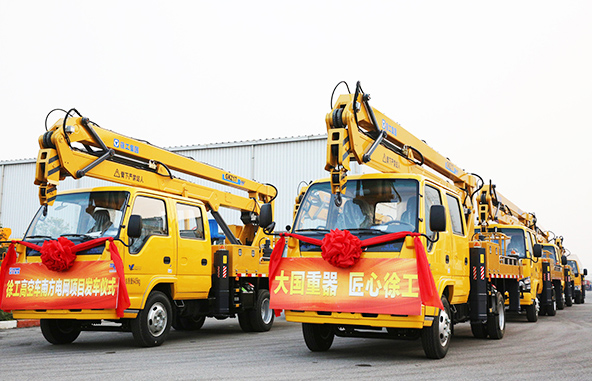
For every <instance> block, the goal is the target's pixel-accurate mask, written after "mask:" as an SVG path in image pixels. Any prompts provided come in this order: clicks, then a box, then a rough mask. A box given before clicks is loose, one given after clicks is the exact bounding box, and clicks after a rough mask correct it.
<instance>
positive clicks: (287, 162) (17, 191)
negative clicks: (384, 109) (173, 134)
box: [0, 135, 360, 238]
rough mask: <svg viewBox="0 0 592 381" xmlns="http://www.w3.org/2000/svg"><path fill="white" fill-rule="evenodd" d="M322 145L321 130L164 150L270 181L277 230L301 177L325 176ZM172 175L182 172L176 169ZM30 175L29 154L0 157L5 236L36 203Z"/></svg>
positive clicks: (285, 221)
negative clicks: (274, 196)
mask: <svg viewBox="0 0 592 381" xmlns="http://www.w3.org/2000/svg"><path fill="white" fill-rule="evenodd" d="M326 147H327V136H326V135H313V136H298V137H290V138H277V139H267V140H254V141H244V142H229V143H214V144H204V145H194V146H183V147H173V148H169V150H170V151H173V152H176V153H178V154H180V155H183V156H188V157H191V158H193V159H194V160H196V161H200V162H204V163H207V164H210V165H213V166H215V167H219V168H223V169H224V170H227V171H229V172H232V173H234V174H236V175H238V176H242V177H246V178H249V179H253V180H255V181H258V182H261V183H270V184H273V185H274V186H275V187H276V188H277V189H278V196H277V199H276V201H275V210H274V215H275V221H276V230H279V231H282V230H284V228H285V226H286V225H291V224H292V218H293V216H292V210H293V206H294V200H295V198H296V196H297V195H298V190H299V188H300V187H301V186H302V185H303V184H304V183H309V182H310V181H312V180H316V179H319V178H324V177H328V172H326V171H325V170H324V168H325V164H326V155H327V153H326V150H327V148H326ZM359 168H360V167H358V166H355V165H354V166H352V172H351V173H359ZM175 175H176V176H178V177H181V178H187V176H186V175H183V174H180V173H175ZM34 179H35V160H34V159H27V160H15V161H0V224H1V225H2V226H3V227H8V228H11V229H12V235H11V238H22V237H23V235H24V233H25V231H26V230H27V227H28V226H29V223H30V221H31V219H32V218H33V215H34V214H35V212H36V211H37V209H38V208H39V198H38V192H39V187H38V186H36V185H34V184H33V181H34ZM188 180H191V179H188ZM191 181H193V180H191ZM195 182H197V183H201V184H207V185H208V186H211V187H213V188H217V189H223V190H225V191H230V192H238V193H237V194H240V191H237V190H234V189H227V188H228V187H224V186H220V185H217V184H212V183H207V182H205V181H201V180H196V181H195ZM108 184H109V183H108V182H106V181H102V180H97V179H93V178H88V177H85V178H82V179H80V180H73V179H71V178H68V179H66V180H65V181H63V182H61V183H60V184H59V185H58V192H59V191H60V190H67V189H73V188H89V187H95V186H101V185H108ZM230 213H232V211H228V212H226V213H223V216H224V217H225V219H226V220H227V222H228V223H238V221H239V214H238V212H237V214H236V215H231V214H230Z"/></svg>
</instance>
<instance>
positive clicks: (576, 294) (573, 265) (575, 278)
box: [567, 255, 588, 304]
mask: <svg viewBox="0 0 592 381" xmlns="http://www.w3.org/2000/svg"><path fill="white" fill-rule="evenodd" d="M570 257H571V258H570ZM570 257H568V258H567V265H568V266H569V268H570V270H571V276H570V279H571V282H570V287H571V289H572V295H573V301H574V303H575V304H582V303H584V301H585V299H586V290H585V288H584V287H583V284H584V282H583V280H584V277H585V276H586V275H588V269H582V268H581V266H580V262H579V261H578V260H577V259H576V258H574V256H573V255H570Z"/></svg>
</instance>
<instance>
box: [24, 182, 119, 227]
mask: <svg viewBox="0 0 592 381" xmlns="http://www.w3.org/2000/svg"><path fill="white" fill-rule="evenodd" d="M128 196H129V193H128V192H122V191H112V192H81V193H70V194H62V195H58V196H57V197H56V199H55V202H54V203H53V205H51V206H41V208H40V209H39V211H38V212H37V214H36V215H35V218H33V221H32V222H31V225H30V226H29V229H27V232H26V233H25V238H43V239H56V238H58V237H61V236H65V237H82V238H89V239H90V238H99V237H116V236H117V235H118V234H119V227H120V226H121V221H122V218H123V212H124V208H125V205H126V204H127V199H128Z"/></svg>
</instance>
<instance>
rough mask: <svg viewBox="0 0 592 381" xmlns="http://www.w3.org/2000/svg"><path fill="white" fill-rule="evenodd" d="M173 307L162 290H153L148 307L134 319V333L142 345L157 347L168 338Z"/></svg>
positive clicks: (137, 341) (147, 303)
mask: <svg viewBox="0 0 592 381" xmlns="http://www.w3.org/2000/svg"><path fill="white" fill-rule="evenodd" d="M172 316H173V312H172V308H171V302H170V301H169V298H168V297H167V296H166V295H165V294H164V293H162V292H160V291H152V292H151V293H150V295H149V296H148V300H147V301H146V307H144V309H142V310H140V312H139V313H138V316H137V317H136V318H135V319H134V320H132V333H133V335H134V339H135V340H136V343H138V345H140V346H142V347H155V346H158V345H161V344H162V343H164V341H165V340H166V338H167V336H168V335H169V331H170V330H171V324H172Z"/></svg>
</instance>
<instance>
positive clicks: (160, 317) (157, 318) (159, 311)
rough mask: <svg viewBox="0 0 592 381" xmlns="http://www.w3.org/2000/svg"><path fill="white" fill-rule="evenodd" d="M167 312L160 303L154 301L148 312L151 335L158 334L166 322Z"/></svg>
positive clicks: (161, 331)
mask: <svg viewBox="0 0 592 381" xmlns="http://www.w3.org/2000/svg"><path fill="white" fill-rule="evenodd" d="M167 318H168V317H167V312H166V309H165V308H164V306H163V305H162V303H155V304H154V305H153V306H152V308H150V311H149V312H148V329H149V330H150V333H151V334H152V335H153V336H160V335H161V334H162V333H163V332H164V330H165V328H166V324H167Z"/></svg>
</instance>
